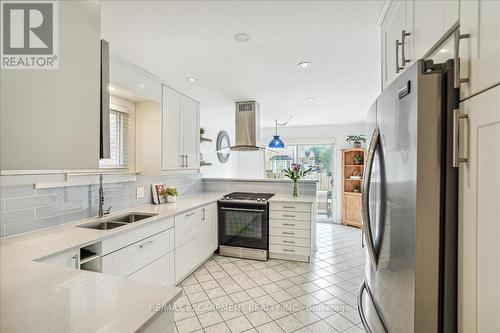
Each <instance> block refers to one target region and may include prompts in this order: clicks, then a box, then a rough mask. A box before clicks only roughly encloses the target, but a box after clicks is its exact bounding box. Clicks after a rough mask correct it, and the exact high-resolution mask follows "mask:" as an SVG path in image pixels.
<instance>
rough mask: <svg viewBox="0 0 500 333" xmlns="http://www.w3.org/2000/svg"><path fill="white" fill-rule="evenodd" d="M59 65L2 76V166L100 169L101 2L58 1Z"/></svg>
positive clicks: (35, 168) (46, 168)
mask: <svg viewBox="0 0 500 333" xmlns="http://www.w3.org/2000/svg"><path fill="white" fill-rule="evenodd" d="M58 6H59V9H58V10H59V15H58V17H59V29H58V32H59V51H60V54H59V57H58V66H59V68H58V69H10V70H3V69H2V74H1V75H0V80H1V96H0V108H1V110H2V112H1V114H0V118H1V119H0V169H1V170H2V171H6V170H67V169H96V168H98V165H99V146H100V142H99V136H100V135H99V133H100V77H101V74H100V68H101V66H100V65H101V57H100V49H101V29H100V26H101V12H100V3H99V1H59V2H58Z"/></svg>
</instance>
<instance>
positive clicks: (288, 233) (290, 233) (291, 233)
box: [283, 231, 295, 235]
mask: <svg viewBox="0 0 500 333" xmlns="http://www.w3.org/2000/svg"><path fill="white" fill-rule="evenodd" d="M283 235H295V232H286V231H283Z"/></svg>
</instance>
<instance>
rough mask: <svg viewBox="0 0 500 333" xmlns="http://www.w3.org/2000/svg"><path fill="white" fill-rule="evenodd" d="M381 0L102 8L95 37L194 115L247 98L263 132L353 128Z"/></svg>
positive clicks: (369, 79)
mask: <svg viewBox="0 0 500 333" xmlns="http://www.w3.org/2000/svg"><path fill="white" fill-rule="evenodd" d="M383 3H384V0H379V1H377V0H368V1H103V2H102V34H103V38H104V39H106V40H108V41H109V42H110V46H111V50H112V52H114V53H116V54H118V55H120V56H122V57H123V58H125V59H127V60H129V61H131V62H133V63H135V64H137V65H138V66H140V67H142V68H144V69H146V70H147V71H149V72H152V73H154V74H156V75H157V76H159V77H161V78H162V79H163V80H164V81H165V82H167V83H168V84H169V85H170V86H172V87H173V88H174V89H177V90H179V91H181V92H183V93H185V94H186V95H188V96H191V97H192V98H194V99H196V100H198V101H200V102H201V105H202V110H203V108H204V107H206V108H211V109H214V108H215V109H216V108H221V109H222V108H223V107H224V106H226V109H227V106H228V105H229V104H232V103H234V102H235V101H242V100H254V99H255V100H257V101H259V103H260V106H261V125H262V126H263V127H266V126H272V125H273V123H274V119H278V120H279V121H285V120H286V119H288V117H289V116H290V115H293V120H292V121H291V122H290V123H289V125H290V126H303V125H319V124H321V125H325V124H346V123H359V122H362V121H363V120H364V117H365V115H366V112H367V110H368V108H369V106H370V105H371V103H372V102H373V101H374V100H375V98H376V97H377V95H378V93H379V91H380V35H379V27H378V26H377V19H378V16H379V13H380V11H381V10H382V7H383ZM237 33H247V34H249V35H250V40H249V41H248V42H246V43H240V42H237V41H236V40H235V39H234V35H235V34H237ZM302 61H309V62H311V63H312V66H311V67H310V68H306V69H301V68H298V67H297V64H298V63H299V62H302ZM188 77H196V78H198V81H196V82H194V83H193V82H189V81H188V80H187V78H188ZM309 98H314V99H315V101H314V102H311V101H308V99H309Z"/></svg>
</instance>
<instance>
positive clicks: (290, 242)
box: [283, 240, 295, 244]
mask: <svg viewBox="0 0 500 333" xmlns="http://www.w3.org/2000/svg"><path fill="white" fill-rule="evenodd" d="M283 243H289V244H295V242H294V241H288V240H283Z"/></svg>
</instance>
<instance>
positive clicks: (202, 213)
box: [201, 208, 205, 221]
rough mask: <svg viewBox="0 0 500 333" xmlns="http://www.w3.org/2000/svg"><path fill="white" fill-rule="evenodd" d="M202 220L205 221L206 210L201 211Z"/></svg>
mask: <svg viewBox="0 0 500 333" xmlns="http://www.w3.org/2000/svg"><path fill="white" fill-rule="evenodd" d="M201 220H202V221H205V208H202V209H201Z"/></svg>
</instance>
